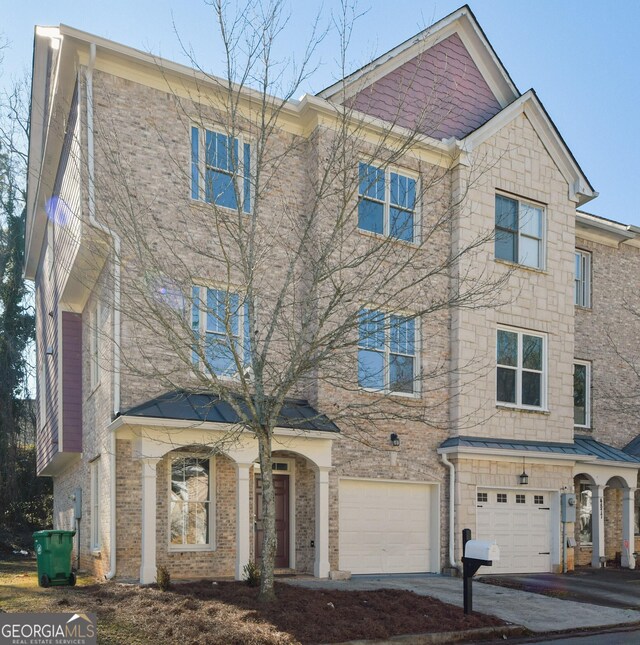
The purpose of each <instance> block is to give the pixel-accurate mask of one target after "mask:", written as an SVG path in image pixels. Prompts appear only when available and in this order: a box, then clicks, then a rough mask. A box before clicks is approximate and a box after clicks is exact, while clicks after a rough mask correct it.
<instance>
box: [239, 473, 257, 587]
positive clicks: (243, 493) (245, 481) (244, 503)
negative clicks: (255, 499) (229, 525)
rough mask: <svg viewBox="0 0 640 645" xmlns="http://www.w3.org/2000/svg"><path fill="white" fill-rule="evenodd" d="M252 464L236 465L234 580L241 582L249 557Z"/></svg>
mask: <svg viewBox="0 0 640 645" xmlns="http://www.w3.org/2000/svg"><path fill="white" fill-rule="evenodd" d="M252 465H253V464H239V463H236V464H235V467H236V580H242V575H243V569H244V566H245V565H246V564H247V563H248V562H249V558H250V555H251V541H250V540H251V536H252V534H253V532H252V531H251V522H250V519H251V518H250V516H249V501H250V499H249V496H250V489H249V472H250V468H251V466H252Z"/></svg>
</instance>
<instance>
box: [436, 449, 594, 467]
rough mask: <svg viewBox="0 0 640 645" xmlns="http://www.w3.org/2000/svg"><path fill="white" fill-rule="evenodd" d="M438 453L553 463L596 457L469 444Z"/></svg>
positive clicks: (584, 460)
mask: <svg viewBox="0 0 640 645" xmlns="http://www.w3.org/2000/svg"><path fill="white" fill-rule="evenodd" d="M437 452H438V454H439V455H463V456H465V457H472V458H480V459H491V458H493V457H514V458H517V459H522V457H526V458H527V459H528V460H530V461H552V462H554V463H556V462H559V461H565V462H570V463H572V464H573V463H575V462H594V461H596V457H594V456H591V455H573V454H571V455H569V454H563V453H557V452H540V451H535V452H534V451H532V450H505V449H502V448H473V447H471V446H451V447H449V448H438V450H437Z"/></svg>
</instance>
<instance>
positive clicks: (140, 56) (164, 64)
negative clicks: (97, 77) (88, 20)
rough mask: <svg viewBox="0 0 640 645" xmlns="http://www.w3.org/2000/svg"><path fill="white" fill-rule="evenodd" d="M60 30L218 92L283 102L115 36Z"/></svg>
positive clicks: (289, 106)
mask: <svg viewBox="0 0 640 645" xmlns="http://www.w3.org/2000/svg"><path fill="white" fill-rule="evenodd" d="M60 33H61V34H62V35H63V36H66V37H69V38H74V39H75V40H77V41H79V42H81V43H84V44H86V45H87V46H88V45H90V44H95V46H96V49H97V50H98V55H99V54H100V50H103V51H104V52H108V53H110V54H113V55H116V56H120V57H122V58H125V59H128V60H129V61H133V62H137V63H138V64H140V65H142V66H144V67H147V68H149V69H151V70H153V71H155V72H156V73H157V72H158V71H162V72H164V73H166V72H170V73H172V74H175V75H177V76H179V77H182V78H186V79H188V80H190V81H197V82H198V83H199V84H202V85H204V86H206V87H207V88H208V89H213V90H217V91H218V92H229V91H231V92H238V93H240V94H242V95H243V97H244V98H246V99H247V100H251V99H253V100H255V101H257V102H259V103H262V102H263V100H264V99H265V98H266V100H267V102H270V101H273V103H274V104H275V105H280V103H282V99H281V98H279V97H277V96H271V95H267V96H266V97H264V96H263V95H262V94H261V93H260V92H257V91H256V90H252V89H251V88H249V87H246V86H240V85H237V84H235V83H232V84H229V82H228V81H227V80H226V79H224V78H221V77H219V76H214V75H213V74H206V73H205V72H202V71H200V70H197V69H194V68H193V67H189V66H188V65H183V64H181V63H176V62H174V61H170V60H168V59H166V58H162V57H160V56H154V55H153V54H149V53H147V52H143V51H142V50H140V49H135V48H134V47H129V46H128V45H122V44H120V43H116V42H114V41H113V40H109V39H108V38H102V37H101V36H96V35H95V34H90V33H88V32H85V31H81V30H80V29H75V28H74V27H69V26H68V25H60ZM297 105H298V101H295V100H289V101H285V102H284V106H283V109H284V111H288V110H289V111H292V112H297Z"/></svg>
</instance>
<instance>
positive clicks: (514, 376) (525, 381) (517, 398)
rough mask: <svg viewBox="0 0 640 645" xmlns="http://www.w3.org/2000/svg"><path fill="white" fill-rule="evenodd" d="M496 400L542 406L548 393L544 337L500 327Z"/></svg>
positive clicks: (498, 333) (497, 350)
mask: <svg viewBox="0 0 640 645" xmlns="http://www.w3.org/2000/svg"><path fill="white" fill-rule="evenodd" d="M496 363H497V369H496V399H497V401H498V402H499V403H507V404H512V405H517V406H522V407H534V408H540V407H542V406H543V395H544V385H545V384H544V373H545V364H544V338H543V337H541V336H533V335H531V334H525V333H523V332H515V331H507V330H504V329H499V330H498V332H497V343H496Z"/></svg>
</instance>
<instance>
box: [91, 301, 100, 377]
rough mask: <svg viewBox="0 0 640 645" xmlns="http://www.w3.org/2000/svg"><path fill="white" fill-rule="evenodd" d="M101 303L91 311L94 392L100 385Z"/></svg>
mask: <svg viewBox="0 0 640 645" xmlns="http://www.w3.org/2000/svg"><path fill="white" fill-rule="evenodd" d="M101 315H102V314H101V311H100V303H97V304H96V306H95V307H94V308H93V310H92V311H91V314H90V315H89V357H90V361H91V366H90V370H89V373H90V380H91V389H92V390H93V389H94V388H96V387H97V386H98V385H99V384H100V329H99V327H100V316H101Z"/></svg>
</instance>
